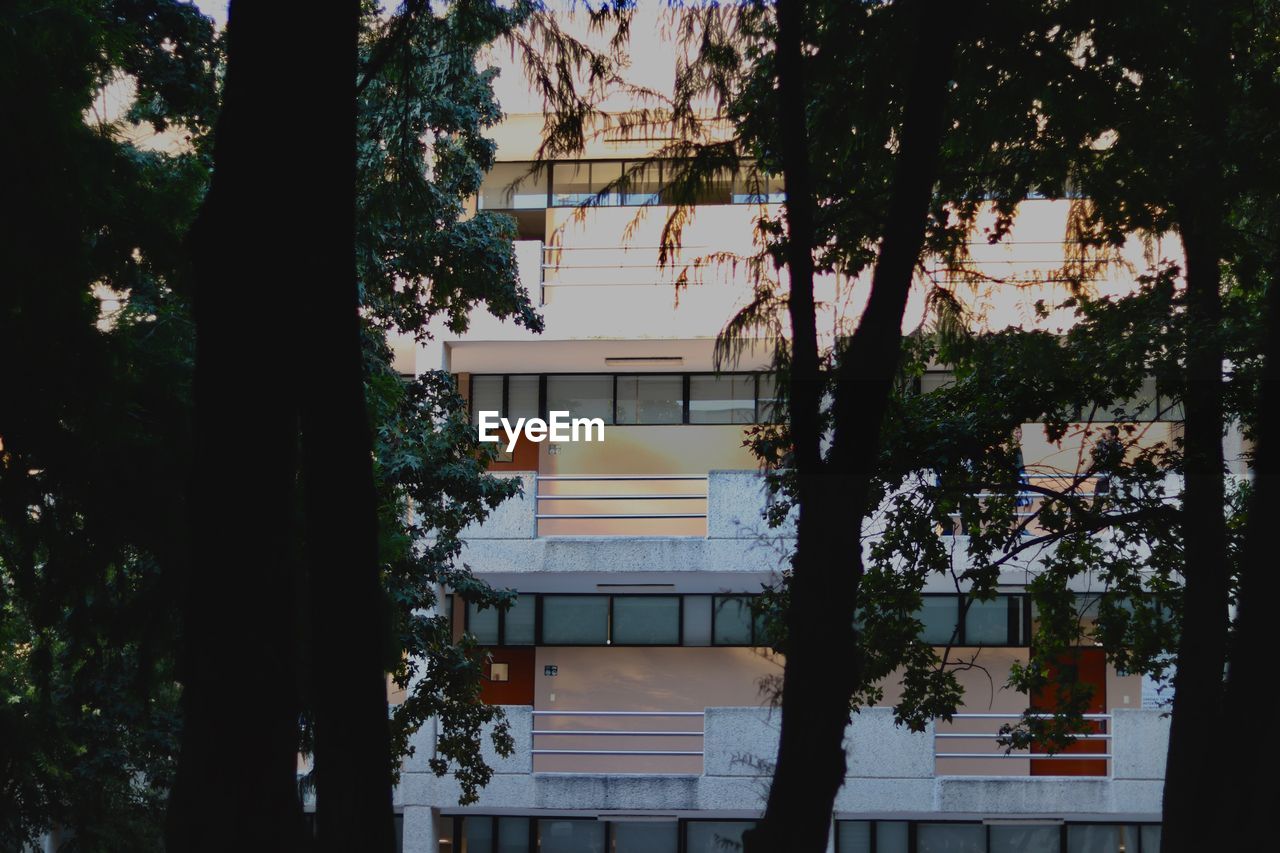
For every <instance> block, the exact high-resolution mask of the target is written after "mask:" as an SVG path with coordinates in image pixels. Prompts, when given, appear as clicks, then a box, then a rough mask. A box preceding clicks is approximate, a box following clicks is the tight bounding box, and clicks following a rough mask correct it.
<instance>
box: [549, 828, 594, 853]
mask: <svg viewBox="0 0 1280 853" xmlns="http://www.w3.org/2000/svg"><path fill="white" fill-rule="evenodd" d="M604 827H605V825H604V822H603V821H599V820H540V821H538V851H539V853H604Z"/></svg>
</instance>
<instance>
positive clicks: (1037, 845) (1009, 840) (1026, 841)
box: [987, 824, 1062, 853]
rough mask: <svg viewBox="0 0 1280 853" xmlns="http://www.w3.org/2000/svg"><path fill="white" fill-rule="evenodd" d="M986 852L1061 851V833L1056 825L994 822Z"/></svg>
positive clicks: (1024, 852) (1032, 852)
mask: <svg viewBox="0 0 1280 853" xmlns="http://www.w3.org/2000/svg"><path fill="white" fill-rule="evenodd" d="M989 829H990V831H991V836H990V839H991V840H990V847H989V849H988V850H987V853H1061V850H1062V833H1061V832H1060V831H1059V829H1058V827H1057V826H1014V825H1003V824H996V825H994V826H991V827H989Z"/></svg>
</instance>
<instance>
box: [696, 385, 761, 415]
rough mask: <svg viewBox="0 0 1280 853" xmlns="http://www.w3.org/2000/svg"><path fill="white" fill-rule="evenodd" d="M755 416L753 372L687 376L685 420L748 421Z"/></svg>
mask: <svg viewBox="0 0 1280 853" xmlns="http://www.w3.org/2000/svg"><path fill="white" fill-rule="evenodd" d="M755 417H756V378H755V377H754V376H751V375H749V374H748V375H746V376H741V375H740V376H690V377H689V423H691V424H749V423H751V422H752V421H754V420H755Z"/></svg>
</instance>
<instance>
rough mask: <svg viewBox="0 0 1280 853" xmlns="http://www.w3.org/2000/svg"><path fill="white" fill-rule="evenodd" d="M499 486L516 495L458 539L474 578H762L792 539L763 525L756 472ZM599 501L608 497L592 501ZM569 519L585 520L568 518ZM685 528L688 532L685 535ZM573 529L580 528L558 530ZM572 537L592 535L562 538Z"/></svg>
mask: <svg viewBox="0 0 1280 853" xmlns="http://www.w3.org/2000/svg"><path fill="white" fill-rule="evenodd" d="M499 476H509V477H515V478H518V479H519V480H520V481H521V486H522V494H521V495H520V496H518V497H515V498H512V499H511V500H508V501H507V502H505V503H503V504H502V505H501V506H499V507H498V509H497V510H495V511H494V512H493V514H492V515H490V516H489V518H488V519H486V520H485V522H484V523H483V524H478V525H473V526H472V527H469V528H467V529H466V530H465V531H463V534H462V536H463V539H464V540H465V541H466V543H467V544H466V549H465V551H464V554H463V560H465V561H466V562H467V563H468V564H470V565H472V566H473V567H476V568H477V569H478V570H479V571H481V572H483V573H502V574H506V573H528V572H582V571H593V572H599V571H609V572H647V571H654V570H655V567H661V570H662V571H667V572H690V571H712V572H735V573H736V572H746V573H755V574H763V575H767V574H769V573H772V572H774V571H777V570H778V569H779V568H780V567H782V565H783V563H784V562H785V560H787V559H788V558H789V556H790V553H791V549H792V545H791V543H790V541H789V540H792V539H793V538H794V536H795V531H794V528H793V526H792V525H790V524H787V525H784V526H782V527H780V528H777V529H770V528H769V527H768V525H766V524H765V522H764V520H763V518H762V517H761V513H762V512H763V511H764V509H765V506H766V504H767V501H768V495H767V493H766V489H765V483H764V478H763V476H761V475H760V474H759V473H758V472H756V471H710V472H708V474H707V475H706V477H705V480H703V479H702V478H701V477H698V478H690V479H679V478H672V479H670V480H667V479H663V478H654V479H631V480H629V479H627V478H623V477H607V478H601V479H598V480H569V479H563V478H556V479H553V478H548V477H544V478H541V479H540V478H539V477H538V475H537V473H536V472H533V471H515V472H510V473H504V474H500V475H499ZM618 484H622V485H621V486H619V485H618ZM587 489H590V492H589V493H588V491H587ZM623 489H630V492H625V491H623ZM610 492H611V494H610ZM699 492H701V493H700V494H699ZM604 494H609V496H608V497H598V496H599V495H604ZM584 495H585V497H583V496H584ZM673 495H676V496H675V497H673ZM593 496H595V497H593ZM566 498H569V499H566ZM565 507H570V508H571V509H570V510H567V511H566V510H565V509H564V508H565ZM668 513H671V514H674V515H678V516H681V517H678V518H677V517H671V516H669V515H666V514H668ZM575 515H576V516H593V517H591V518H569V517H568V516H575ZM556 516H561V517H560V518H556ZM664 516H665V517H664ZM690 516H692V517H693V518H690ZM690 521H693V522H695V523H696V529H693V530H691V529H690V528H689V527H688V523H689V522H690ZM572 523H578V524H581V525H584V526H582V527H578V528H573V527H567V526H566V525H569V524H572ZM655 524H656V525H659V527H656V528H655V526H654V525H655ZM585 525H590V526H585ZM575 529H576V530H596V531H598V532H595V533H572V532H564V531H566V530H570V531H572V530H575Z"/></svg>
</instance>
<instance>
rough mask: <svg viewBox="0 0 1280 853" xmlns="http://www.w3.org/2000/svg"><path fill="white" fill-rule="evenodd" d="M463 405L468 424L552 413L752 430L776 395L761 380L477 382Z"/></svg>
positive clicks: (523, 377) (500, 378)
mask: <svg viewBox="0 0 1280 853" xmlns="http://www.w3.org/2000/svg"><path fill="white" fill-rule="evenodd" d="M469 397H470V400H471V418H472V421H476V420H478V418H479V415H478V413H479V412H495V411H496V412H500V413H501V416H502V417H505V418H507V419H509V420H510V421H511V422H512V423H515V419H516V418H536V417H540V418H544V419H545V418H546V417H547V413H548V412H553V411H554V412H569V413H570V415H571V416H572V417H575V418H602V419H604V422H605V423H606V424H752V423H761V422H764V421H768V420H770V419H771V418H772V412H773V403H774V398H775V392H774V379H773V377H772V376H771V375H769V374H767V373H719V374H715V373H642V374H621V373H619V374H613V373H579V374H480V375H473V376H472V377H471V385H470V393H469Z"/></svg>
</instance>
